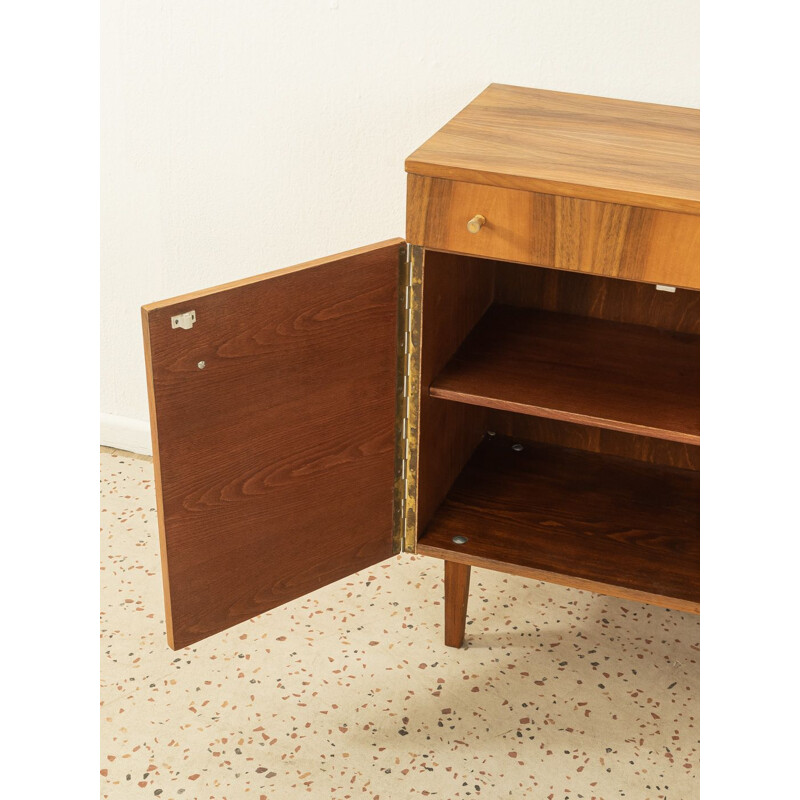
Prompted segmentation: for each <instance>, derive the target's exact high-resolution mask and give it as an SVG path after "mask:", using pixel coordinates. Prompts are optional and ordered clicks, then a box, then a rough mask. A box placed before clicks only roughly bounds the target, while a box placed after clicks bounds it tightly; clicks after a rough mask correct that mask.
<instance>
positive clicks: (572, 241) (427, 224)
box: [406, 175, 700, 289]
mask: <svg viewBox="0 0 800 800" xmlns="http://www.w3.org/2000/svg"><path fill="white" fill-rule="evenodd" d="M476 215H481V216H482V217H483V218H484V219H485V223H484V224H483V225H482V227H480V229H479V230H478V231H477V233H471V232H470V231H469V230H468V228H467V223H468V222H469V221H470V220H471V219H473V218H474V217H475V216H476ZM407 221H408V222H407V230H406V238H407V239H408V241H409V242H410V243H412V244H418V245H422V246H424V247H428V248H431V249H433V250H446V251H450V252H454V253H465V254H468V255H475V256H483V257H485V258H494V259H498V260H502V261H517V262H521V263H524V264H534V265H536V266H541V267H555V268H556V269H565V270H574V271H577V272H589V273H594V274H596V275H606V276H609V277H617V278H625V279H627V280H635V281H643V282H646V283H663V284H669V285H671V286H682V287H686V288H691V289H699V288H700V217H699V215H696V214H684V213H678V212H673V211H662V210H658V209H652V208H641V207H639V206H628V205H619V204H616V203H604V202H599V201H595V200H582V199H579V198H575V197H562V196H559V195H550V194H541V193H537V192H527V191H522V190H519V189H507V188H504V187H498V186H488V185H484V184H477V183H467V182H462V181H449V180H445V179H442V178H427V177H422V176H419V175H409V176H408V209H407Z"/></svg>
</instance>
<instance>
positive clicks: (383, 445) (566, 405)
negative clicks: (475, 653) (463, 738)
mask: <svg viewBox="0 0 800 800" xmlns="http://www.w3.org/2000/svg"><path fill="white" fill-rule="evenodd" d="M698 156H699V130H698V112H697V111H695V110H692V109H682V108H671V107H666V106H657V105H652V104H643V103H633V102H627V101H619V100H609V99H603V98H592V97H585V96H580V95H570V94H562V93H556V92H545V91H538V90H532V89H523V88H518V87H509V86H498V85H492V86H490V87H489V88H488V89H486V90H485V91H484V92H483V93H482V94H481V95H480V96H479V97H478V98H476V99H475V100H474V101H473V102H472V103H471V104H470V105H469V106H467V107H466V108H465V109H464V110H463V111H462V112H461V113H459V114H458V115H457V116H456V117H454V119H453V120H451V121H450V122H449V123H448V124H447V125H445V127H444V128H442V130H440V131H439V132H438V133H436V134H435V135H434V136H433V137H432V138H431V139H430V140H429V141H428V142H426V143H425V144H424V145H422V147H420V148H419V149H418V150H417V151H416V152H415V153H414V154H412V155H411V156H410V157H409V158H408V159H407V161H406V171H407V172H408V209H407V234H406V237H407V242H408V244H406V241H403V240H401V239H397V240H392V241H388V242H383V243H380V244H377V245H373V246H370V247H365V248H362V249H360V250H356V251H351V252H349V253H344V254H342V255H339V256H334V257H332V258H328V259H322V260H320V261H315V262H311V263H308V264H302V265H299V266H297V267H292V268H289V269H284V270H279V271H277V272H270V273H267V274H265V275H261V276H256V277H253V278H246V279H244V280H241V281H237V282H235V283H232V284H227V285H225V286H219V287H216V288H213V289H207V290H203V291H198V292H195V293H192V294H189V295H185V296H182V297H177V298H173V299H171V300H166V301H163V302H159V303H153V304H151V305H148V306H145V308H144V309H143V321H144V334H145V350H146V356H147V370H148V387H149V397H150V413H151V422H152V433H153V452H154V462H155V467H156V483H157V498H158V514H159V526H160V537H161V556H162V568H163V574H164V593H165V602H166V611H167V614H166V616H167V629H168V638H169V643H170V645H171V646H172V647H175V648H180V647H184V646H186V645H189V644H192V643H194V642H196V641H198V640H200V639H202V638H204V637H206V636H209V635H211V634H214V633H217V632H219V631H221V630H224V629H225V628H227V627H229V626H231V625H234V624H236V623H238V622H242V621H244V620H246V619H248V618H250V617H252V616H254V615H256V614H259V613H261V612H263V611H266V610H268V609H270V608H274V607H276V606H278V605H280V604H282V603H284V602H287V601H288V600H291V599H294V598H296V597H299V596H302V595H303V594H306V593H307V592H310V591H312V590H314V589H316V588H318V587H320V586H323V585H325V584H327V583H330V582H331V581H334V580H337V579H339V578H342V577H344V576H346V575H349V574H350V573H352V572H354V571H355V570H358V569H361V568H364V567H367V566H369V565H371V564H374V563H376V562H377V561H380V560H383V559H385V558H388V557H390V556H391V555H392V554H395V553H398V552H401V551H413V552H417V553H420V554H426V555H430V556H436V557H439V558H442V559H444V561H445V565H444V567H445V593H446V602H445V641H446V643H447V644H449V645H453V646H459V645H460V644H461V642H462V640H463V635H464V619H465V613H466V612H467V600H468V593H469V577H470V575H469V571H470V568H471V566H473V565H477V566H482V567H489V568H492V569H498V570H504V571H507V572H511V573H515V574H520V575H526V576H530V577H534V578H539V579H542V580H546V581H552V582H555V583H560V584H564V585H568V586H576V587H580V588H586V589H590V590H592V591H598V592H604V593H607V594H611V595H616V596H620V597H626V598H632V599H634V600H639V601H643V602H650V603H657V604H660V605H666V606H669V607H671V608H676V609H681V610H684V611H690V612H697V611H699V445H700V427H699V307H700V302H699V220H700V217H699V212H700V206H699V185H698V171H699V169H698V167H699V165H698ZM266 624H268V623H266Z"/></svg>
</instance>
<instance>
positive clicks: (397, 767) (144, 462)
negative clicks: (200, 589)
mask: <svg viewBox="0 0 800 800" xmlns="http://www.w3.org/2000/svg"><path fill="white" fill-rule="evenodd" d="M100 458H101V497H102V500H101V507H102V515H101V516H102V524H101V646H100V658H101V665H100V666H101V691H100V697H101V721H100V723H101V731H100V735H101V754H100V758H101V764H100V776H101V785H100V795H101V797H103V798H114V799H115V800H116V799H117V798H147V797H159V798H162V800H167V798H182V800H188V798H198V799H200V798H202V800H207V799H208V800H212V798H214V799H216V798H225V799H226V800H237V799H238V798H245V799H246V798H254V800H256V799H257V800H273V798H276V799H279V800H291V798H295V797H298V798H305V797H311V798H333V800H347V799H348V798H362V797H363V798H371V799H372V800H378V799H379V798H380V800H394V798H405V797H433V798H443V799H444V800H451V798H492V800H494V799H495V798H522V797H525V798H527V797H530V798H543V799H544V798H546V800H574V799H575V798H587V800H589V799H590V798H604V799H610V798H621V797H625V798H632V799H633V800H651V798H652V800H656V798H669V800H690V798H696V797H698V796H699V789H698V784H699V779H698V778H699V765H698V758H699V749H698V748H699V743H698V736H699V723H698V708H699V701H698V679H699V648H698V642H699V623H698V619H697V618H696V617H694V616H691V615H688V614H681V613H678V612H674V611H668V610H665V609H660V608H655V607H652V606H646V605H640V604H637V603H631V602H628V601H623V600H616V599H611V598H607V597H603V596H600V595H596V594H592V593H589V592H583V591H578V590H575V589H566V588H562V587H558V586H553V585H548V584H544V583H540V582H536V581H530V580H526V579H523V578H517V577H513V576H508V575H503V574H500V573H496V572H492V571H488V570H480V569H473V574H472V587H471V593H470V601H469V622H468V627H467V638H466V643H465V647H464V648H463V649H461V650H454V649H451V648H446V647H445V646H444V645H443V643H442V613H443V612H442V572H443V569H442V564H441V562H440V561H438V560H435V559H432V558H424V557H415V556H411V555H402V556H399V557H396V558H393V559H390V560H389V561H385V562H383V563H381V564H378V565H377V566H375V567H374V568H372V569H371V570H365V571H363V572H361V573H358V574H356V575H354V576H352V578H349V579H346V580H342V581H339V582H338V583H335V584H332V585H330V586H328V587H326V588H324V589H321V590H319V591H317V592H315V593H313V594H311V595H308V596H306V597H304V598H301V599H299V600H296V601H294V602H292V603H289V604H288V605H286V606H284V607H282V608H279V609H276V610H274V611H271V612H268V613H266V614H262V615H261V616H259V617H257V618H256V619H254V620H251V621H250V622H246V623H243V624H241V625H238V626H237V627H235V628H232V629H231V630H229V631H227V632H225V633H222V634H219V635H217V636H214V637H212V638H210V639H207V640H206V641H203V642H200V643H199V644H197V645H195V646H193V647H190V648H187V649H185V650H182V651H180V652H173V651H172V650H170V649H169V648H168V647H167V641H166V636H165V633H164V612H163V604H162V593H161V579H160V573H159V570H160V565H159V556H158V530H157V522H156V513H155V492H154V485H153V466H152V463H151V462H150V460H149V459H144V458H141V457H135V456H131V455H130V454H128V453H123V452H114V451H108V450H104V452H101V456H100Z"/></svg>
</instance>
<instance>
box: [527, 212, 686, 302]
mask: <svg viewBox="0 0 800 800" xmlns="http://www.w3.org/2000/svg"><path fill="white" fill-rule="evenodd" d="M555 205H556V212H555V220H556V222H555V225H556V237H555V238H556V246H555V259H554V261H553V266H554V267H556V269H564V270H575V271H578V272H591V273H594V274H598V275H608V276H611V277H618V278H626V279H628V280H638V281H647V282H649V283H663V284H667V285H670V286H683V287H688V288H692V289H699V288H700V217H699V216H697V215H694V214H677V213H673V212H669V211H653V210H652V209H648V208H635V207H633V206H621V205H615V204H611V203H596V202H593V201H590V200H578V199H576V198H574V197H557V198H556V203H555ZM517 260H519V259H517Z"/></svg>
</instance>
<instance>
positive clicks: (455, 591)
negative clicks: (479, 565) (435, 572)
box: [444, 561, 472, 647]
mask: <svg viewBox="0 0 800 800" xmlns="http://www.w3.org/2000/svg"><path fill="white" fill-rule="evenodd" d="M471 571H472V567H470V566H469V565H468V564H458V563H456V562H455V561H445V562H444V643H445V644H446V645H447V646H448V647H461V645H462V644H463V642H464V626H465V625H466V624H467V600H468V599H469V574H470V572H471Z"/></svg>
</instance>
